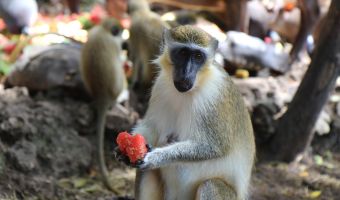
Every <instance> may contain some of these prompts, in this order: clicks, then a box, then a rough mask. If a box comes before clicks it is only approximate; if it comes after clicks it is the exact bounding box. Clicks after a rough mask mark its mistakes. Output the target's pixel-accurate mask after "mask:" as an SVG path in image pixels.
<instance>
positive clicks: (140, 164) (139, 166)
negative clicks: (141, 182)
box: [129, 159, 145, 169]
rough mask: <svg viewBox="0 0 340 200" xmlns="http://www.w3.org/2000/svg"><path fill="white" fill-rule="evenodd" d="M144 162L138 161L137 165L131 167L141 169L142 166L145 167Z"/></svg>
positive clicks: (132, 164) (133, 164)
mask: <svg viewBox="0 0 340 200" xmlns="http://www.w3.org/2000/svg"><path fill="white" fill-rule="evenodd" d="M144 163H145V162H144V161H143V160H142V159H138V160H137V161H136V162H135V163H131V164H130V165H129V166H130V167H133V168H137V169H140V168H141V166H143V165H144Z"/></svg>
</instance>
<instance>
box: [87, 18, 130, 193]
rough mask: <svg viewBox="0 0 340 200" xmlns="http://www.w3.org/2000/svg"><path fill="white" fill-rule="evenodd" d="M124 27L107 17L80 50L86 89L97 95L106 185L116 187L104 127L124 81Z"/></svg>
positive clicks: (96, 101) (98, 131)
mask: <svg viewBox="0 0 340 200" xmlns="http://www.w3.org/2000/svg"><path fill="white" fill-rule="evenodd" d="M121 31H122V29H121V27H120V25H119V22H118V21H117V20H114V19H110V18H108V19H105V20H104V21H103V23H102V24H101V25H98V26H95V27H94V28H92V29H91V30H90V32H89V37H88V41H87V42H86V43H85V44H84V47H83V49H82V52H81V57H82V59H81V75H82V78H83V81H84V84H85V87H86V89H87V90H88V92H89V93H90V95H91V96H92V97H93V98H94V101H95V102H94V104H95V109H96V112H97V113H96V116H97V119H96V120H97V137H98V141H97V152H98V155H97V156H98V159H99V165H100V171H101V174H102V179H103V181H104V184H105V186H107V187H108V188H109V189H111V190H113V189H112V187H111V185H110V182H109V180H108V172H107V168H106V164H105V158H104V127H105V116H106V111H107V109H108V108H109V107H110V106H111V105H114V104H115V101H116V99H117V97H118V95H119V94H120V93H121V92H122V90H123V88H124V84H126V83H125V81H126V80H125V74H124V71H123V67H122V65H123V61H122V60H121V58H120V52H121V38H120V34H121Z"/></svg>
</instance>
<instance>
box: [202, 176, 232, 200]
mask: <svg viewBox="0 0 340 200" xmlns="http://www.w3.org/2000/svg"><path fill="white" fill-rule="evenodd" d="M196 200H237V194H236V191H235V189H234V188H232V187H231V186H230V185H228V184H226V183H225V182H224V181H223V180H221V179H217V178H214V179H210V180H206V181H204V182H203V183H201V184H200V185H199V187H198V189H197V193H196Z"/></svg>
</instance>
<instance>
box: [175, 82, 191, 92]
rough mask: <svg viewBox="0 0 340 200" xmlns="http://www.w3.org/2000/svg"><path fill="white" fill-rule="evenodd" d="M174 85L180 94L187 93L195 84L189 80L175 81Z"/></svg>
mask: <svg viewBox="0 0 340 200" xmlns="http://www.w3.org/2000/svg"><path fill="white" fill-rule="evenodd" d="M174 85H175V87H176V89H177V90H178V91H179V92H186V91H188V90H190V89H191V88H192V86H193V85H194V84H193V82H192V81H191V80H189V79H182V80H178V81H174Z"/></svg>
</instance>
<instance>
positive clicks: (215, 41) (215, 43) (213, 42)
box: [210, 38, 218, 52]
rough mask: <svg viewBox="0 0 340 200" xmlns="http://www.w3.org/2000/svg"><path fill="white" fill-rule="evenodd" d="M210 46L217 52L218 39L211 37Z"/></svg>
mask: <svg viewBox="0 0 340 200" xmlns="http://www.w3.org/2000/svg"><path fill="white" fill-rule="evenodd" d="M210 46H211V49H212V50H213V52H216V50H217V48H218V40H216V39H215V38H211V42H210Z"/></svg>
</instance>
